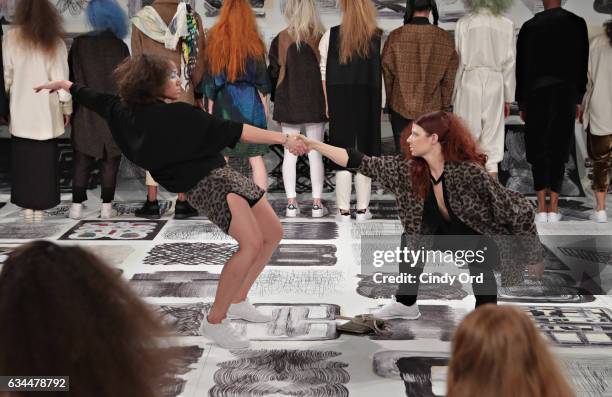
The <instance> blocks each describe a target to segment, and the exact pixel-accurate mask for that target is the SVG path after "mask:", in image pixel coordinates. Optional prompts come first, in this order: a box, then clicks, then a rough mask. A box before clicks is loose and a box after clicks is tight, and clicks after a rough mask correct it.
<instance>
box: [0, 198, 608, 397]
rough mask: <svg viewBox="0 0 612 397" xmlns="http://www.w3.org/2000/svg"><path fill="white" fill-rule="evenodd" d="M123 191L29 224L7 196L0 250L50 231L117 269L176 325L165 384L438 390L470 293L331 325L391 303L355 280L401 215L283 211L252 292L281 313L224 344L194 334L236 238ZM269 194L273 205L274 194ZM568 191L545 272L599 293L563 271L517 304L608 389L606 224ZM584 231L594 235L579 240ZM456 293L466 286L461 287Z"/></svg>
mask: <svg viewBox="0 0 612 397" xmlns="http://www.w3.org/2000/svg"><path fill="white" fill-rule="evenodd" d="M90 196H93V194H90ZM68 198H69V197H66V199H68ZM117 198H118V200H119V203H118V204H119V205H118V209H119V210H120V211H121V212H123V213H125V214H126V215H123V216H121V217H119V218H117V219H113V220H111V221H110V222H101V221H100V220H98V219H97V218H96V217H97V215H98V212H97V211H98V206H97V205H96V204H95V203H92V204H90V205H91V206H90V207H89V210H88V212H86V213H87V215H88V217H87V218H86V220H85V222H82V223H79V222H77V221H73V220H70V219H67V218H65V213H66V211H67V207H68V205H69V203H68V202H63V203H62V205H60V207H58V208H56V209H55V210H53V211H50V216H48V217H47V218H46V219H45V220H44V221H43V222H42V223H25V222H24V220H23V218H21V217H20V214H19V209H18V208H16V207H15V206H13V205H12V204H7V205H5V206H4V207H3V208H2V209H0V254H1V253H6V252H8V251H10V249H11V248H12V247H15V246H17V245H19V244H22V243H24V242H25V241H28V240H30V239H38V238H44V239H50V240H57V242H58V243H60V244H79V245H82V246H87V247H90V248H91V249H93V250H95V252H97V253H98V254H100V255H102V256H103V257H104V258H105V259H106V260H107V261H108V262H109V263H110V264H111V265H113V266H115V267H117V268H119V269H121V271H122V272H123V276H124V278H125V279H126V280H129V281H130V284H131V285H132V286H133V287H134V288H135V290H136V291H137V292H138V293H139V294H141V295H142V296H143V297H144V298H145V299H146V300H147V301H148V302H150V303H151V304H153V305H156V306H157V307H159V310H160V312H161V313H163V315H164V318H165V319H166V321H168V322H169V323H172V324H173V325H174V326H175V328H176V329H177V336H176V338H175V342H176V343H177V344H180V345H183V346H185V347H186V350H185V351H186V353H189V354H190V357H191V360H187V359H186V361H185V371H184V372H185V373H184V374H182V375H180V376H178V377H177V379H175V380H176V385H175V386H176V387H175V388H174V390H168V393H167V395H168V396H179V395H180V396H185V397H195V396H203V395H210V396H256V395H257V396H260V395H270V396H284V395H294V396H295V395H302V396H348V395H349V394H350V395H351V396H375V395H376V396H403V395H410V396H441V395H444V390H445V386H444V374H445V365H446V359H447V357H448V354H449V351H450V342H449V340H450V338H451V336H452V331H453V329H454V328H455V326H456V324H457V323H458V322H459V321H460V320H461V318H462V317H463V316H464V315H465V314H467V313H468V312H469V311H470V310H472V308H473V305H474V299H473V297H471V296H465V297H464V298H462V299H450V300H442V299H438V300H421V301H419V305H420V307H421V311H422V313H423V316H422V317H421V319H419V320H417V321H410V322H401V321H400V322H394V323H393V336H392V337H391V339H393V340H377V339H375V338H370V337H367V336H362V337H357V336H348V335H338V333H337V331H336V328H335V325H336V320H335V316H336V315H337V314H338V311H339V312H340V314H341V315H343V316H352V315H356V314H360V313H368V312H369V311H370V310H371V309H372V308H375V307H376V306H378V305H380V304H383V303H385V302H386V301H387V300H385V299H373V298H370V297H367V296H365V295H369V296H373V295H376V294H382V295H384V294H385V293H386V292H385V291H382V293H380V291H379V292H376V291H374V290H373V289H372V288H369V287H368V286H367V285H366V283H365V282H362V285H361V287H362V288H361V289H360V290H359V292H360V293H361V294H360V293H358V291H357V287H358V284H359V282H360V281H361V280H362V278H361V277H359V275H360V273H361V266H360V261H359V256H360V237H361V234H363V233H372V232H375V233H378V234H392V235H397V234H398V232H401V225H400V224H399V221H398V220H394V219H374V220H372V221H369V222H367V224H366V225H363V224H356V223H354V222H353V223H336V222H335V220H334V218H333V216H330V217H328V218H324V219H318V220H313V219H312V218H310V217H307V216H306V217H303V218H296V219H291V220H288V219H282V220H283V224H284V226H285V229H286V236H287V237H288V239H286V240H283V242H282V246H281V249H280V250H279V252H278V255H276V256H275V257H274V258H273V261H272V265H271V266H269V267H268V268H267V269H266V270H265V271H264V273H263V274H262V276H261V277H260V279H259V280H258V282H257V283H256V285H255V286H254V288H253V290H252V294H251V296H250V299H251V301H252V302H254V303H256V304H260V305H262V307H261V309H262V310H267V311H270V312H271V313H274V315H275V317H276V321H275V322H274V324H272V325H268V326H254V325H247V324H244V323H240V324H238V326H240V327H241V329H244V332H245V333H246V334H247V335H249V336H250V337H251V338H252V339H257V340H256V341H254V342H253V344H252V348H251V349H250V350H248V351H242V352H230V351H227V350H223V349H221V348H219V347H216V346H215V345H213V344H211V343H210V342H209V340H207V339H206V338H205V337H203V336H201V335H200V334H199V324H200V322H201V320H202V318H203V316H204V315H205V312H206V310H207V308H208V307H209V306H208V304H209V303H210V302H211V300H212V299H211V298H212V296H213V294H214V290H215V287H216V283H215V280H216V278H217V277H218V276H217V275H218V273H219V272H220V271H221V268H222V266H221V264H222V263H223V261H224V259H225V258H226V257H227V256H228V255H230V254H231V250H232V249H233V248H235V247H234V246H233V245H232V241H231V239H229V238H227V237H225V236H223V235H222V234H221V233H220V232H219V230H218V229H216V228H215V227H214V226H213V225H211V224H210V223H209V222H208V221H206V220H187V221H175V220H173V219H171V215H166V216H164V217H163V219H162V220H161V221H159V222H148V221H144V222H143V221H142V220H138V219H136V218H133V217H131V216H130V215H129V213H130V212H131V211H133V209H134V208H136V207H137V206H138V203H132V204H131V205H130V204H129V203H127V201H128V200H129V199H135V198H136V197H134V196H133V195H130V194H127V193H124V194H122V193H121V192H119V193H118V195H117ZM272 198H273V199H274V201H275V204H276V207H277V208H278V209H281V208H282V205H283V198H282V196H278V195H273V196H272ZM378 199H388V197H382V198H381V197H378ZM4 201H6V200H4ZM576 202H578V204H576ZM572 203H573V204H572ZM572 203H569V204H568V206H567V209H564V210H563V212H564V213H565V214H566V215H567V219H568V220H566V221H564V222H561V223H559V224H554V225H553V224H543V225H539V230H540V233H541V234H542V239H543V241H544V242H546V241H547V240H546V239H547V238H548V239H549V240H550V241H553V240H554V239H552V237H550V236H552V235H566V236H567V239H566V240H563V244H562V245H563V246H559V245H558V244H557V246H555V245H554V244H552V245H550V246H549V247H548V248H550V249H551V252H552V254H553V255H554V256H556V257H557V258H558V260H556V261H555V260H553V261H552V262H554V263H556V264H557V265H558V266H559V267H556V268H554V269H549V270H551V271H552V273H550V279H551V280H552V281H551V282H552V283H553V284H554V283H555V282H556V281H555V280H559V279H560V280H565V282H567V279H568V277H573V278H574V279H576V278H580V280H579V281H581V280H582V281H584V280H585V278H584V275H583V273H584V274H588V275H589V277H590V278H593V275H594V272H596V270H597V269H599V271H598V274H601V277H600V278H599V279H598V283H599V284H603V285H601V287H602V288H603V289H604V291H603V292H602V294H601V295H597V296H594V297H591V296H589V294H585V293H584V291H578V290H576V289H575V288H573V287H574V284H575V283H574V282H568V283H567V285H564V286H563V287H564V288H567V290H568V291H569V292H568V293H567V295H563V296H561V297H558V296H557V297H551V298H550V299H548V300H547V298H545V297H544V298H542V297H541V298H539V300H535V298H534V300H533V301H531V302H530V301H529V298H527V299H526V300H527V301H525V302H520V305H522V306H531V307H532V308H531V309H527V308H526V310H529V311H530V312H531V314H532V315H533V316H534V319H536V320H537V321H538V322H539V324H540V325H541V328H542V330H543V332H544V335H545V337H546V338H547V339H548V340H549V341H550V343H551V347H552V348H553V349H554V351H555V353H557V354H558V356H559V358H560V359H561V360H562V361H563V362H564V363H565V368H566V370H567V371H568V375H569V377H570V378H571V379H572V380H573V382H574V384H575V387H576V392H577V395H579V396H612V311H611V309H612V298H610V297H609V296H607V295H605V294H607V293H608V292H609V291H610V288H611V287H610V282H611V280H612V275H610V273H611V272H610V271H609V269H606V268H605V266H608V267H609V263H610V258H612V224H593V223H591V222H588V221H585V220H584V219H585V217H586V215H585V214H586V212H585V210H584V208H581V207H580V205H579V204H580V200H574V202H572ZM387 204H388V205H389V206H391V207H392V205H393V204H392V202H391V201H389V202H379V203H378V204H377V207H376V208H378V209H380V210H381V211H382V212H376V213H375V215H377V216H375V218H377V217H379V216H380V215H381V214H382V215H383V216H384V217H388V215H389V214H390V213H389V212H388V208H387V206H386V205H387ZM168 205H170V203H168ZM587 207H588V205H587ZM389 208H390V207H389ZM169 213H171V211H169ZM391 215H392V213H391ZM77 224H78V225H77ZM588 235H597V236H599V237H598V238H596V239H595V241H592V240H593V239H594V238H592V239H590V240H589V241H588V244H586V243H585V239H586V238H585V236H588ZM607 239H610V241H608V240H607ZM554 241H556V240H554ZM585 244H586V245H585ZM593 244H594V245H593ZM592 247H595V248H594V249H591V248H592ZM566 248H567V249H566ZM589 250H590V251H589ZM1 260H2V259H1V257H0V261H1ZM557 265H555V266H557ZM598 266H599V267H598ZM594 269H595V270H594ZM547 273H548V272H547ZM560 274H564V276H561V275H560ZM555 277H557V278H555ZM543 288H544V287H543ZM572 291H573V292H572ZM446 292H448V291H444V290H439V291H437V293H442V294H444V293H446ZM455 292H456V293H459V294H460V296H464V295H467V292H468V291H461V290H460V291H455ZM432 293H435V292H432ZM362 294H363V295H362ZM451 295H452V294H451ZM451 295H449V296H451ZM451 297H453V296H451ZM455 298H456V296H455ZM523 300H525V299H523ZM567 302H570V303H567ZM511 304H519V303H511ZM540 306H547V307H549V308H542V307H540ZM536 307H537V308H536ZM554 307H556V308H560V309H552V308H554ZM309 369H310V370H309ZM400 369H402V370H403V371H405V372H403V376H402V372H400ZM416 375H423V376H416ZM402 379H404V380H406V382H407V383H406V384H405V382H404V380H402ZM429 381H431V384H429V383H428V382H429ZM407 389H408V390H409V391H407ZM407 393H408V394H407Z"/></svg>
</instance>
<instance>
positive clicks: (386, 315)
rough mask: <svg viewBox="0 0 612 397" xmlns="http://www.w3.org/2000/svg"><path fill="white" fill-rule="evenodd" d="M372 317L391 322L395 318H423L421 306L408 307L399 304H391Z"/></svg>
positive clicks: (373, 313) (377, 311) (375, 312)
mask: <svg viewBox="0 0 612 397" xmlns="http://www.w3.org/2000/svg"><path fill="white" fill-rule="evenodd" d="M372 315H373V316H374V317H376V318H380V319H382V320H391V319H394V318H399V319H404V320H416V319H417V318H419V317H421V312H420V311H419V305H417V304H416V303H415V304H414V305H412V306H406V305H404V304H401V303H399V302H391V303H389V304H386V305H385V306H383V307H381V308H380V309H378V310H375V311H374V312H372Z"/></svg>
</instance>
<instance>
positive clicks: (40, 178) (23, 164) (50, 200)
mask: <svg viewBox="0 0 612 397" xmlns="http://www.w3.org/2000/svg"><path fill="white" fill-rule="evenodd" d="M59 202H60V187H59V158H58V149H57V140H56V139H49V140H46V141H37V140H33V139H25V138H17V137H15V136H13V137H12V138H11V203H13V204H15V205H18V206H19V207H21V208H29V209H33V210H47V209H49V208H53V207H55V206H56V205H58V204H59Z"/></svg>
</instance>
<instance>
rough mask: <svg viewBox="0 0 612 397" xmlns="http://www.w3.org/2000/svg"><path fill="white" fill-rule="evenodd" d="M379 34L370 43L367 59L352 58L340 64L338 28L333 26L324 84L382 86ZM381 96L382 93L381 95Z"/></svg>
mask: <svg viewBox="0 0 612 397" xmlns="http://www.w3.org/2000/svg"><path fill="white" fill-rule="evenodd" d="M380 36H381V35H380V32H377V34H375V35H374V36H373V37H372V40H371V41H370V55H369V57H368V58H362V57H359V56H356V55H355V56H353V57H352V58H351V61H350V62H348V63H346V64H341V63H340V26H334V27H333V28H331V30H330V34H329V48H328V51H327V67H326V71H325V83H326V85H327V86H331V85H362V86H370V87H376V88H378V87H381V86H382V64H381V58H380V42H381V39H380ZM381 95H382V93H381Z"/></svg>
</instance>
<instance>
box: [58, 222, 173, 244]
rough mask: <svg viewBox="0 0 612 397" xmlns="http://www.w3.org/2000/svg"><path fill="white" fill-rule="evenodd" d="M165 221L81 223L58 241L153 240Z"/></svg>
mask: <svg viewBox="0 0 612 397" xmlns="http://www.w3.org/2000/svg"><path fill="white" fill-rule="evenodd" d="M165 224H166V221H81V222H79V223H77V224H76V226H74V227H73V228H72V229H70V230H69V231H68V232H66V233H65V234H64V235H63V236H62V237H61V238H60V240H153V239H154V238H155V236H157V233H159V231H160V230H161V229H162V227H164V225H165Z"/></svg>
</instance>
